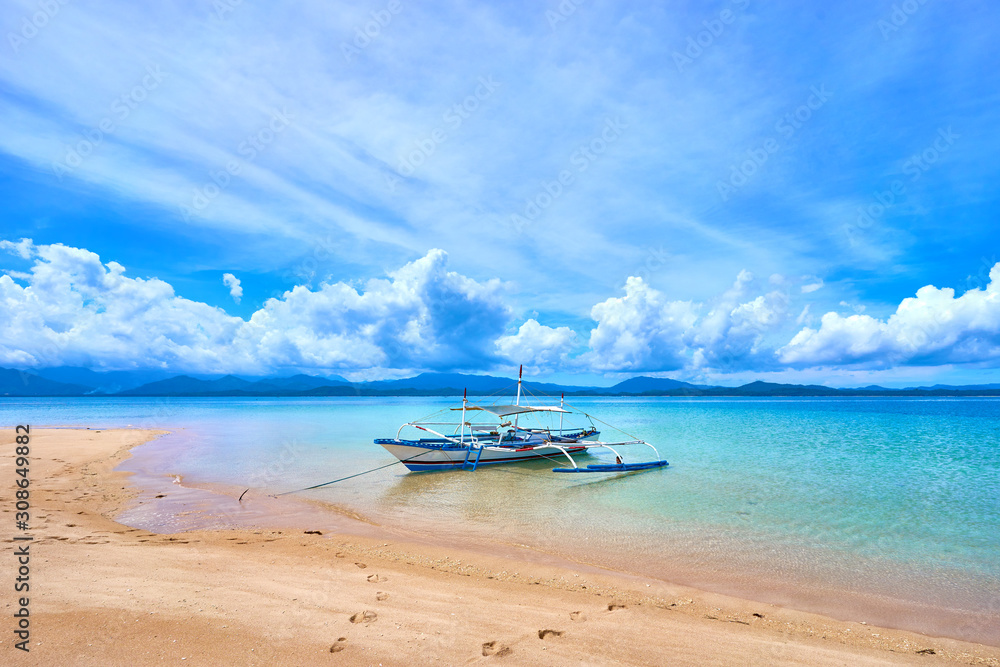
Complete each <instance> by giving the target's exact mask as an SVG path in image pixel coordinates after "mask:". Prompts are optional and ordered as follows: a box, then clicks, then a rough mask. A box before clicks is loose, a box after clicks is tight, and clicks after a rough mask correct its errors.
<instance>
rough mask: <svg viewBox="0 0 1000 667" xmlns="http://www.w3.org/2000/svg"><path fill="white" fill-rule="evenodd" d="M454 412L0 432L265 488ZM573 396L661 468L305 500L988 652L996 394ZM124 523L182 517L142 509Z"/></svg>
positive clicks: (424, 482)
mask: <svg viewBox="0 0 1000 667" xmlns="http://www.w3.org/2000/svg"><path fill="white" fill-rule="evenodd" d="M453 403H454V399H450V398H424V397H420V398H410V397H407V398H340V397H337V398H317V399H231V398H225V399H149V398H146V399H119V398H114V399H110V398H89V399H5V400H4V401H3V402H2V403H0V424H3V425H5V426H10V425H13V424H15V423H25V422H30V423H31V424H33V425H35V426H42V425H70V424H72V425H85V426H91V427H111V426H126V425H133V426H141V427H146V428H166V429H171V430H172V431H173V433H172V434H171V435H169V436H165V437H163V438H161V439H159V440H157V441H155V442H153V443H151V444H149V445H145V446H143V447H140V448H139V449H138V450H136V453H135V456H134V458H132V459H130V460H129V461H127V462H126V463H125V464H124V465H123V466H122V467H123V469H127V470H133V471H138V472H141V473H143V474H146V475H167V474H177V475H182V476H183V477H184V479H185V480H186V481H191V482H194V483H213V482H220V483H224V484H231V485H237V486H243V487H253V488H256V489H262V490H265V491H267V492H269V493H274V492H281V491H287V490H292V489H298V488H301V487H304V486H309V485H311V484H317V483H321V482H325V481H328V480H332V479H335V478H338V477H343V476H347V475H350V474H353V473H356V472H361V471H364V470H368V469H371V468H375V467H377V466H380V465H383V464H386V463H390V462H392V461H393V460H394V459H393V458H392V457H390V456H389V455H388V454H387V453H386V452H385V451H384V450H383V449H382V448H381V447H378V446H375V445H373V444H372V439H373V438H375V437H391V436H393V435H394V434H395V432H396V428H397V427H398V425H399V424H400V423H402V422H404V421H408V420H411V419H414V418H417V417H421V416H424V415H426V414H428V413H431V412H434V411H435V410H438V409H441V408H446V407H448V406H450V405H452V404H453ZM573 403H574V405H576V406H577V407H578V408H581V409H584V410H586V411H588V412H591V413H593V414H595V415H597V416H598V417H600V418H601V419H602V420H604V421H607V422H609V423H612V424H615V425H616V426H618V427H620V428H621V429H623V430H624V431H626V432H629V433H631V434H633V435H635V436H638V437H641V438H644V439H646V440H649V441H650V442H653V443H655V444H656V445H657V446H658V447H659V450H660V453H661V454H662V455H663V457H664V458H666V459H668V460H669V461H670V462H671V466H670V467H669V468H666V469H662V470H654V471H648V472H643V473H641V474H631V475H614V476H604V475H554V474H552V473H550V472H548V471H549V469H551V468H552V467H553V464H552V463H551V462H539V463H531V464H515V465H506V466H495V467H486V468H481V469H480V470H478V471H476V472H475V473H469V472H461V471H456V472H438V473H422V474H414V473H406V471H405V470H404V469H403V468H402V467H401V466H393V467H390V468H387V469H385V470H380V471H377V472H374V473H371V474H368V475H365V476H362V477H357V478H354V479H351V480H347V481H344V482H341V483H339V484H335V485H332V486H328V487H324V488H321V489H317V490H314V491H309V492H305V493H303V494H302V495H303V496H305V497H309V498H314V499H317V500H322V501H326V502H330V503H336V504H339V505H342V506H346V507H349V508H351V509H353V510H355V511H357V512H358V513H360V514H362V515H364V516H367V517H369V518H371V519H373V520H375V521H377V522H379V523H383V524H385V525H389V526H395V527H405V528H407V529H409V530H413V531H417V532H421V533H423V534H425V535H427V536H431V537H434V536H437V537H440V538H442V539H444V538H449V539H458V540H460V539H467V540H468V539H472V540H497V541H501V542H505V543H509V544H526V545H529V546H532V547H534V548H538V549H541V550H544V551H549V552H553V553H557V554H561V555H565V556H567V557H570V558H574V559H578V560H581V561H586V562H590V563H595V564H599V565H602V566H606V567H611V568H615V569H620V570H625V571H631V572H638V573H643V574H646V575H650V576H654V577H658V578H662V579H666V580H669V581H674V582H678V583H686V584H692V585H696V586H700V587H704V588H708V589H710V590H718V591H720V592H730V593H735V594H739V595H743V596H747V597H751V598H753V599H758V600H763V601H769V602H776V603H784V604H793V605H795V606H798V607H800V608H806V609H811V610H815V611H823V612H826V613H831V614H833V615H837V616H840V617H844V618H853V619H854V620H866V621H868V622H870V623H881V624H885V625H895V626H899V627H908V628H911V629H917V630H923V631H926V632H940V633H942V634H948V635H951V636H959V637H967V638H973V639H978V640H980V641H988V642H990V643H995V644H996V643H1000V636H997V633H998V631H997V629H996V628H997V627H1000V456H998V455H1000V400H997V399H990V398H982V399H966V398H944V399H910V398H895V397H893V398H837V399H827V398H823V399H814V398H795V399H677V398H666V399H665V398H641V399H620V398H587V399H576V400H574V401H573ZM603 435H604V438H605V439H607V438H610V437H614V435H616V434H613V433H612V432H610V431H608V430H607V429H604V434H603ZM636 455H637V456H640V457H645V456H646V453H639V452H636ZM130 520H132V521H136V522H139V523H144V524H145V525H143V527H147V528H153V529H155V528H157V527H160V528H164V529H166V528H171V529H175V528H176V527H177V526H178V525H180V526H183V520H181V519H178V517H164V516H163V515H162V513H159V514H158V513H157V512H156V511H153V510H152V509H151V510H150V511H149V512H147V513H146V514H145V515H141V514H133V515H132V517H131V519H130ZM168 523H169V525H167V524H168Z"/></svg>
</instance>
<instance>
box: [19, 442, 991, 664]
mask: <svg viewBox="0 0 1000 667" xmlns="http://www.w3.org/2000/svg"><path fill="white" fill-rule="evenodd" d="M159 433H160V432H155V431H140V430H109V431H91V430H85V429H77V430H64V429H58V430H57V429H51V430H38V431H34V432H33V433H32V442H31V446H32V451H31V478H32V486H31V489H32V497H31V500H32V505H33V511H32V533H33V534H34V536H35V540H34V542H32V547H31V548H32V574H31V576H32V590H31V619H32V626H31V627H32V639H31V653H30V654H29V655H25V654H23V652H21V651H18V650H16V649H14V648H13V646H12V644H13V640H12V639H11V637H12V634H11V632H10V630H11V629H12V628H13V623H12V620H13V619H12V617H11V613H12V611H13V609H14V608H15V607H14V606H15V599H14V594H13V593H12V592H10V587H9V586H8V585H7V584H6V583H4V582H3V580H8V581H9V580H11V579H13V572H14V570H13V568H12V567H11V566H10V559H11V554H10V551H11V549H12V545H13V541H12V539H13V536H14V528H13V514H12V512H13V509H14V508H13V499H12V497H11V495H10V493H9V491H5V492H4V493H3V494H2V495H0V510H2V511H0V517H2V522H3V527H2V530H0V536H2V539H3V543H4V546H5V552H6V554H7V555H6V557H5V558H3V559H0V586H2V587H3V588H4V590H5V591H7V592H5V594H4V596H3V598H2V602H3V605H4V613H3V614H2V616H3V617H4V618H5V619H6V621H4V622H3V623H4V624H5V625H6V626H7V627H0V655H3V656H4V657H3V661H4V663H5V664H17V665H20V664H24V665H27V664H32V665H67V664H73V665H118V664H131V665H136V664H138V665H144V664H152V663H158V664H159V663H163V662H174V663H175V664H187V665H202V664H204V665H209V664H213V665H214V664H248V665H255V664H261V665H264V664H267V665H286V664H287V665H301V664H310V665H311V664H339V665H363V664H373V665H377V664H382V665H397V664H398V665H407V664H425V663H426V664H435V663H437V664H449V665H450V664H467V663H477V662H485V663H491V662H497V661H499V662H502V663H504V664H511V665H519V664H525V665H527V664H546V665H563V664H567V665H568V664H573V665H579V664H585V665H602V664H631V665H660V664H668V663H669V664H691V665H694V664H698V665H705V664H719V665H725V664H761V665H770V664H809V665H827V664H830V665H833V664H837V665H843V664H852V665H883V664H885V665H890V664H921V665H934V664H985V665H1000V649H998V648H995V647H988V646H983V645H979V644H972V643H967V642H961V641H956V640H951V639H941V638H931V637H926V636H922V635H918V634H915V633H910V632H904V631H899V630H886V629H882V628H876V627H873V626H867V625H863V624H860V623H848V622H841V621H835V620H832V619H829V618H826V617H823V616H819V615H815V614H807V613H803V612H797V611H793V610H788V609H782V608H780V607H775V606H772V605H766V604H760V603H755V602H750V601H744V600H739V599H736V598H730V597H726V596H721V595H715V594H709V593H702V592H699V591H695V590H693V589H689V588H683V587H679V586H673V585H669V584H666V583H663V582H659V581H653V580H650V581H647V582H643V581H641V580H637V579H636V578H634V577H632V578H625V577H616V576H613V575H611V574H599V573H592V572H579V571H574V570H571V569H568V568H560V567H555V566H551V565H545V564H539V563H536V562H526V561H522V560H517V559H513V558H510V557H509V556H508V555H505V556H491V555H489V554H484V553H471V552H461V551H456V550H454V549H446V548H441V547H435V546H434V545H428V544H417V543H411V542H407V541H401V540H399V539H398V536H396V535H392V534H388V533H387V534H386V535H384V536H361V535H353V534H352V535H346V534H342V533H330V532H329V531H328V530H323V529H316V528H310V527H304V528H298V529H289V528H280V529H277V528H270V529H268V528H259V529H241V530H198V531H191V532H184V533H179V534H172V535H161V534H156V533H152V532H148V531H144V530H139V529H135V528H129V527H127V526H123V525H122V524H120V523H117V522H115V521H114V520H113V518H112V517H114V516H116V515H117V513H119V512H120V511H121V510H123V509H125V508H126V507H128V506H129V505H130V503H134V502H136V498H137V497H138V493H139V492H138V490H137V489H136V488H135V487H134V486H132V485H131V484H130V483H129V480H128V475H126V474H123V473H119V472H114V467H115V466H116V465H117V464H118V462H120V461H121V460H123V459H124V458H125V457H127V456H128V453H129V450H130V449H131V448H132V447H134V446H137V445H139V444H141V443H143V442H145V441H148V440H149V439H151V438H154V437H156V436H157V435H158V434H159ZM0 442H2V443H3V447H2V450H0V451H3V452H4V456H3V457H2V458H0V480H13V478H14V471H13V468H14V457H13V456H12V455H10V453H11V452H13V443H14V433H13V431H12V430H3V431H0ZM4 487H5V488H6V489H10V488H11V486H10V485H9V482H6V483H4ZM369 529H370V527H369ZM307 531H308V532H307ZM5 561H6V562H5ZM931 651H933V653H931Z"/></svg>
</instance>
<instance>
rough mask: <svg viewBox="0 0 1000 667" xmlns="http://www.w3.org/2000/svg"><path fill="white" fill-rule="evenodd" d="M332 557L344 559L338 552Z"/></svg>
mask: <svg viewBox="0 0 1000 667" xmlns="http://www.w3.org/2000/svg"><path fill="white" fill-rule="evenodd" d="M334 555H335V556H336V557H337V558H343V557H344V554H342V553H340V552H339V551H338V552H337V553H336V554H334Z"/></svg>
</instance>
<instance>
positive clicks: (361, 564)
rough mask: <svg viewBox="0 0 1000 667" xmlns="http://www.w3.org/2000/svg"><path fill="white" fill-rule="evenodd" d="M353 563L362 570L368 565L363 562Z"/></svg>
mask: <svg viewBox="0 0 1000 667" xmlns="http://www.w3.org/2000/svg"><path fill="white" fill-rule="evenodd" d="M355 565H357V566H358V567H359V568H361V569H362V570H363V569H365V568H366V567H368V566H367V565H365V564H364V563H355Z"/></svg>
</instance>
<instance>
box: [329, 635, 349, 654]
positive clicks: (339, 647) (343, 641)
mask: <svg viewBox="0 0 1000 667" xmlns="http://www.w3.org/2000/svg"><path fill="white" fill-rule="evenodd" d="M345 648H347V637H341V638H340V639H338V640H337V642H336V643H335V644H334V645H333V646H331V647H330V653H339V652H340V651H343V650H344V649H345Z"/></svg>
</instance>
